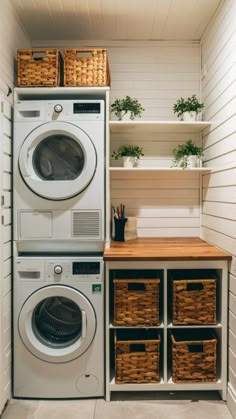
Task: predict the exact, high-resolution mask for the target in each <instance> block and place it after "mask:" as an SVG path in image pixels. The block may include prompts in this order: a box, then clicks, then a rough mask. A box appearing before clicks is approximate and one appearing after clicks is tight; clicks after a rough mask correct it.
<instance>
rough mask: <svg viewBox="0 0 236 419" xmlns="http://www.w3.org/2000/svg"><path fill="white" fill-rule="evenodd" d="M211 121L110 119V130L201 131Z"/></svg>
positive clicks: (120, 131) (132, 131)
mask: <svg viewBox="0 0 236 419" xmlns="http://www.w3.org/2000/svg"><path fill="white" fill-rule="evenodd" d="M210 125H211V122H209V121H195V122H185V121H110V131H111V132H112V133H117V134H125V133H150V132H152V133H156V134H158V133H176V134H177V133H186V134H194V133H195V134H196V133H200V132H201V131H202V130H204V129H205V128H207V127H209V126H210Z"/></svg>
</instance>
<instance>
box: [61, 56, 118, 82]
mask: <svg viewBox="0 0 236 419" xmlns="http://www.w3.org/2000/svg"><path fill="white" fill-rule="evenodd" d="M63 56H64V86H71V87H72V86H84V87H86V86H87V87H104V86H110V82H111V81H110V71H109V65H108V58H107V50H106V49H89V48H83V49H81V48H80V49H78V48H77V49H64V51H63Z"/></svg>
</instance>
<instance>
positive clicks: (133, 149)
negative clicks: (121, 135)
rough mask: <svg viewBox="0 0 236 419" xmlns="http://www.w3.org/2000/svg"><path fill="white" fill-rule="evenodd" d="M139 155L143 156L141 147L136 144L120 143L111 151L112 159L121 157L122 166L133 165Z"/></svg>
mask: <svg viewBox="0 0 236 419" xmlns="http://www.w3.org/2000/svg"><path fill="white" fill-rule="evenodd" d="M141 156H144V154H143V149H142V147H139V146H137V145H122V146H120V147H119V148H118V150H117V151H113V153H112V158H113V159H115V160H118V159H121V158H122V160H123V166H124V167H133V166H134V165H135V164H136V163H137V161H138V160H139V159H140V157H141Z"/></svg>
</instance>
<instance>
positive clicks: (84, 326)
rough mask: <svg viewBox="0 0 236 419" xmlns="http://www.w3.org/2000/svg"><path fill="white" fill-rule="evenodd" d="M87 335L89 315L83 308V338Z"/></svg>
mask: <svg viewBox="0 0 236 419" xmlns="http://www.w3.org/2000/svg"><path fill="white" fill-rule="evenodd" d="M86 335H87V316H86V312H85V311H84V310H82V339H85V338H86Z"/></svg>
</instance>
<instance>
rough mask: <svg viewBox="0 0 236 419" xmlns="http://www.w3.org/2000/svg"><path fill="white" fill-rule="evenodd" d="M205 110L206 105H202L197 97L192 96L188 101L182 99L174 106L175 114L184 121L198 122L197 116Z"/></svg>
mask: <svg viewBox="0 0 236 419" xmlns="http://www.w3.org/2000/svg"><path fill="white" fill-rule="evenodd" d="M203 108H204V104H203V103H200V102H199V101H198V99H197V96H196V95H192V96H191V97H188V98H187V99H184V98H183V97H181V98H180V99H178V100H177V102H176V103H175V104H174V106H173V111H174V113H176V114H177V116H178V118H181V120H184V121H196V119H197V114H198V113H200V112H201V110H202V109H203Z"/></svg>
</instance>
